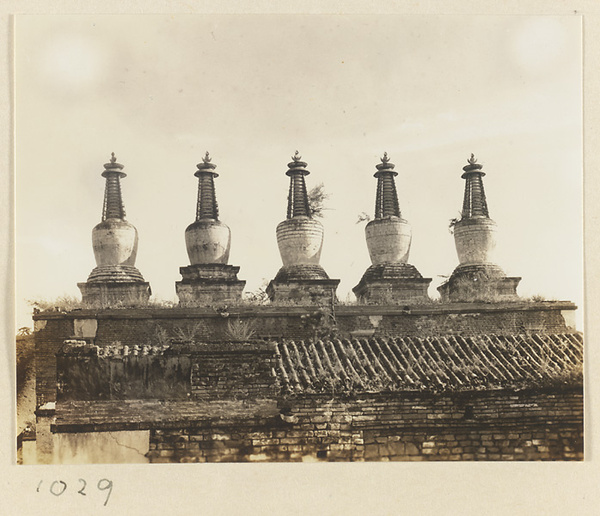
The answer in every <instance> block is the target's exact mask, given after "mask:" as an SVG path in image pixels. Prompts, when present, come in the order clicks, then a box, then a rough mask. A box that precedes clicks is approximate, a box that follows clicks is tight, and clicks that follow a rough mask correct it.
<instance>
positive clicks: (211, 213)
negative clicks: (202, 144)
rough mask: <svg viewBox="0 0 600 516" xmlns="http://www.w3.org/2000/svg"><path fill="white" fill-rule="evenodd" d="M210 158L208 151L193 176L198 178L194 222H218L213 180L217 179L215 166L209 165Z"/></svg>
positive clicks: (217, 207)
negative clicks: (207, 220) (210, 220)
mask: <svg viewBox="0 0 600 516" xmlns="http://www.w3.org/2000/svg"><path fill="white" fill-rule="evenodd" d="M211 161H212V158H211V157H210V155H209V154H208V151H207V152H206V154H205V155H204V157H203V158H202V163H198V165H196V166H197V167H198V170H197V171H196V172H195V174H194V175H195V176H196V177H197V178H198V202H197V203H196V221H199V220H206V219H212V220H219V206H218V204H217V197H216V192H215V182H214V178H215V177H219V174H217V173H216V172H215V171H214V170H215V168H217V166H216V165H215V164H214V163H211Z"/></svg>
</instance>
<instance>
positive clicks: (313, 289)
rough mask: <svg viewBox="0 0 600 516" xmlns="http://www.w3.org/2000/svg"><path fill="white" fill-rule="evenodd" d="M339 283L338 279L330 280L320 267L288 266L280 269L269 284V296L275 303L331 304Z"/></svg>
mask: <svg viewBox="0 0 600 516" xmlns="http://www.w3.org/2000/svg"><path fill="white" fill-rule="evenodd" d="M339 283H340V280H338V279H330V278H329V276H328V275H327V273H326V272H325V270H324V269H323V267H321V266H320V265H288V266H284V267H282V268H281V269H279V272H278V273H277V275H276V276H275V279H273V280H272V281H271V282H270V283H269V285H268V286H267V295H268V296H269V299H270V300H271V302H274V303H277V302H291V303H294V304H305V303H306V304H322V303H331V302H332V301H335V299H336V297H335V291H336V289H337V287H338V285H339Z"/></svg>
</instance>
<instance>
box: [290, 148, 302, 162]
mask: <svg viewBox="0 0 600 516" xmlns="http://www.w3.org/2000/svg"><path fill="white" fill-rule="evenodd" d="M292 159H293V160H294V161H295V162H298V161H300V160H301V159H302V156H300V153H299V152H298V151H296V152H294V155H293V156H292Z"/></svg>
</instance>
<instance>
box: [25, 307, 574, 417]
mask: <svg viewBox="0 0 600 516" xmlns="http://www.w3.org/2000/svg"><path fill="white" fill-rule="evenodd" d="M575 308H576V307H575V305H573V304H572V303H569V302H556V303H555V302H542V303H499V304H486V303H483V304H482V303H463V304H458V303H455V304H446V305H444V304H439V303H431V304H428V305H420V306H413V307H403V306H373V305H363V306H359V305H355V306H343V305H341V306H337V307H335V313H334V314H333V317H331V316H330V312H329V311H328V310H327V309H319V307H316V306H308V307H291V306H290V307H277V306H237V307H230V308H227V307H221V308H218V309H202V308H198V309H181V308H175V309H156V308H148V309H120V310H100V311H95V310H75V311H72V312H70V313H56V312H43V313H39V314H36V315H35V316H34V320H35V321H36V327H38V328H41V329H39V330H38V331H36V333H35V342H36V371H37V384H36V388H37V404H38V406H39V405H41V404H43V403H45V402H48V401H55V400H56V358H55V355H56V353H57V351H58V350H59V349H60V347H61V346H62V344H63V342H64V340H66V339H71V338H73V337H74V333H75V330H74V327H73V320H74V319H94V320H96V321H97V332H96V334H95V336H94V337H93V338H88V340H90V341H91V342H93V343H94V344H96V345H99V346H109V345H113V344H115V343H120V344H122V345H129V346H132V345H136V344H137V345H145V344H160V342H159V341H160V334H161V333H162V334H163V335H166V336H167V338H169V339H174V338H175V339H176V338H178V337H179V334H178V332H180V331H183V332H185V333H188V334H189V333H190V332H193V333H194V335H195V338H196V340H197V341H220V340H224V339H227V327H228V322H229V321H232V320H241V321H251V325H252V328H253V330H254V331H255V334H254V337H259V338H260V337H262V338H275V339H281V338H286V339H307V338H311V337H314V336H315V335H316V336H322V335H327V334H329V333H330V332H332V331H333V332H337V334H338V335H339V336H348V335H350V333H351V332H363V333H374V334H376V335H377V334H383V335H402V336H412V335H416V336H423V335H437V334H453V333H454V334H463V335H466V334H481V333H496V334H506V333H515V332H522V331H531V330H533V331H535V332H537V333H561V332H564V331H568V328H567V327H566V325H565V320H564V317H563V315H562V311H563V310H567V311H572V310H575Z"/></svg>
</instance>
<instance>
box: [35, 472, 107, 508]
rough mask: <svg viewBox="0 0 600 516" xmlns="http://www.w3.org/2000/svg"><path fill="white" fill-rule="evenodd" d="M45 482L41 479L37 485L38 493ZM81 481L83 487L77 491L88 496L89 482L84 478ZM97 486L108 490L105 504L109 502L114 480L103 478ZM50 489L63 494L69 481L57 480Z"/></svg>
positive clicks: (55, 494) (101, 489)
mask: <svg viewBox="0 0 600 516" xmlns="http://www.w3.org/2000/svg"><path fill="white" fill-rule="evenodd" d="M43 482H44V481H43V480H40V482H39V484H38V486H37V489H36V492H37V493H39V492H40V488H41V487H42V483H43ZM79 482H80V483H81V484H82V485H81V488H80V489H79V490H78V491H77V493H78V494H80V495H82V496H87V493H86V492H85V488H86V486H87V482H86V481H85V480H84V479H83V478H80V479H79ZM96 487H97V489H98V491H106V492H107V493H106V500H104V505H106V504H107V503H108V500H109V498H110V495H111V493H112V488H113V483H112V480H108V479H107V478H102V479H100V480H99V481H98V485H97V486H96ZM48 490H49V491H50V493H52V494H53V495H54V496H57V497H58V496H61V495H62V494H63V493H64V492H65V491H66V490H67V483H66V482H63V481H62V480H55V481H53V482H52V483H51V484H50V487H49V488H48Z"/></svg>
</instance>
